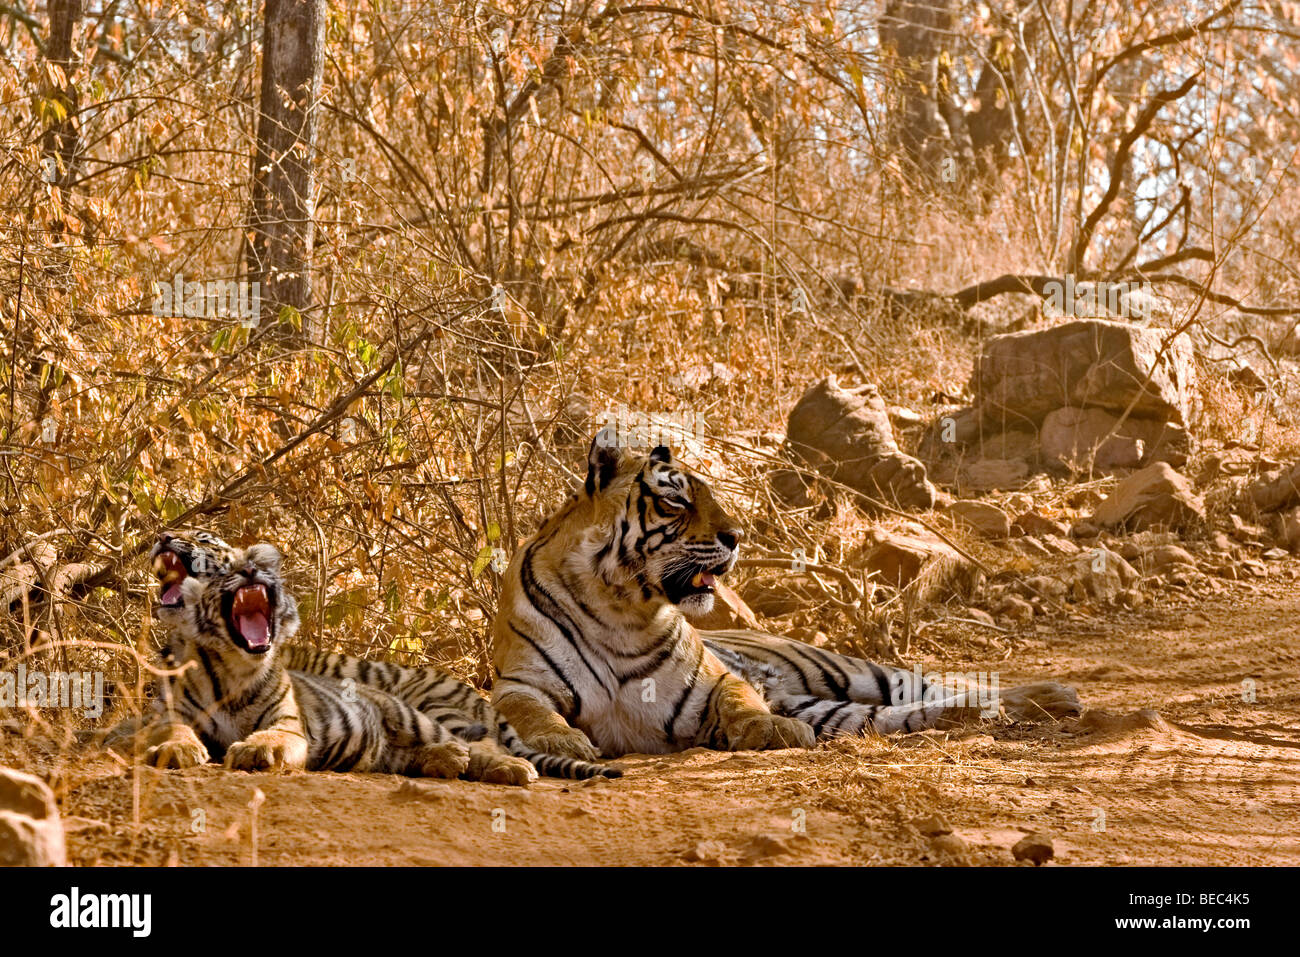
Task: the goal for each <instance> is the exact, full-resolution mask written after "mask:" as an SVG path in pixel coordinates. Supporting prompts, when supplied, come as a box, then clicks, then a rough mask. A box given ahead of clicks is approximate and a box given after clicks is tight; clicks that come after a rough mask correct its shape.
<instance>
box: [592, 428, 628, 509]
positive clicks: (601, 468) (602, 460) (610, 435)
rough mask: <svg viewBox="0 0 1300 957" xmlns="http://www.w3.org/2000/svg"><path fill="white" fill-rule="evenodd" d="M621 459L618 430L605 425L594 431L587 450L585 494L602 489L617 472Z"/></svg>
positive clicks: (621, 452) (593, 493)
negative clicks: (594, 433)
mask: <svg viewBox="0 0 1300 957" xmlns="http://www.w3.org/2000/svg"><path fill="white" fill-rule="evenodd" d="M622 461H623V450H622V449H621V448H619V443H618V432H617V430H616V429H614V428H613V427H611V426H606V427H605V428H603V429H601V430H600V431H599V432H597V433H596V435H595V437H594V438H593V439H592V440H591V448H590V449H589V450H588V451H587V484H586V489H587V494H588V495H595V494H596V493H597V492H601V491H604V490H605V488H606V486H608V485H609V483H610V482H612V481H614V476H616V475H617V474H618V466H619V463H621V462H622Z"/></svg>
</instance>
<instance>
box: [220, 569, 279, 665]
mask: <svg viewBox="0 0 1300 957" xmlns="http://www.w3.org/2000/svg"><path fill="white" fill-rule="evenodd" d="M226 617H227V622H226V624H227V626H228V627H229V628H230V631H231V633H232V634H234V635H235V636H236V637H237V638H238V640H239V643H240V644H242V645H243V646H244V649H245V650H247V651H249V652H251V653H252V654H255V655H260V654H264V653H265V652H266V651H268V650H269V649H270V647H271V600H270V598H269V597H268V595H267V592H266V586H265V585H262V584H260V583H256V582H254V583H253V584H251V585H244V586H243V587H242V588H240V589H239V590H238V591H236V592H235V594H234V598H233V599H232V600H231V602H230V608H229V610H228V611H227V613H226Z"/></svg>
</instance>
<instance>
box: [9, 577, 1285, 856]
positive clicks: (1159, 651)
mask: <svg viewBox="0 0 1300 957" xmlns="http://www.w3.org/2000/svg"><path fill="white" fill-rule="evenodd" d="M1247 587H1248V588H1251V587H1253V588H1254V589H1255V591H1254V593H1253V594H1252V593H1250V592H1236V593H1235V594H1234V595H1233V597H1232V599H1231V600H1226V599H1225V600H1222V601H1214V602H1210V603H1205V604H1199V605H1196V606H1194V607H1188V608H1183V609H1179V610H1170V609H1165V610H1162V611H1154V612H1148V613H1146V614H1145V615H1143V616H1140V617H1139V616H1134V615H1129V616H1126V617H1119V618H1116V617H1108V618H1107V619H1105V620H1098V621H1096V622H1088V621H1075V622H1071V623H1068V624H1061V623H1052V624H1049V625H1043V624H1040V625H1038V626H1037V630H1036V631H1030V632H1028V633H1026V634H1024V635H1022V636H1020V637H1019V638H1016V639H1013V640H1009V641H1007V642H1005V643H1004V645H1003V648H1002V650H1000V651H998V652H997V653H996V654H995V655H993V656H991V657H990V656H989V653H988V652H987V651H986V652H985V655H986V656H985V657H984V658H982V659H981V658H979V657H968V658H967V659H966V660H964V661H945V662H944V665H943V667H944V670H957V669H959V668H960V669H962V670H973V669H976V668H984V669H995V670H997V671H998V672H999V673H1000V676H1001V681H1002V684H1003V686H1004V687H1006V686H1009V685H1011V684H1014V683H1017V682H1019V681H1022V680H1028V679H1036V678H1043V677H1055V678H1057V679H1059V680H1062V681H1065V682H1067V683H1070V684H1073V685H1075V686H1076V687H1077V688H1078V690H1079V694H1080V697H1081V699H1082V700H1083V701H1084V703H1085V705H1086V707H1087V708H1089V709H1091V713H1090V714H1085V715H1084V717H1083V718H1081V719H1078V720H1070V721H1066V722H1064V723H1048V724H1046V725H1042V724H1037V725H1027V724H1020V725H1008V724H997V723H982V724H980V725H978V726H973V727H970V728H965V729H961V730H960V731H955V732H954V731H949V732H942V733H927V734H917V735H911V736H909V737H905V738H899V739H892V740H884V741H882V740H855V741H840V742H836V743H834V744H831V745H823V746H821V747H819V748H818V749H817V750H816V751H812V752H802V751H783V752H768V753H753V752H750V753H742V754H725V753H718V752H709V751H704V750H698V749H697V750H693V751H689V752H686V753H683V754H678V755H672V756H666V757H664V756H643V757H636V756H633V757H628V758H626V759H625V760H623V761H622V762H621V763H622V765H623V767H624V768H626V771H627V774H626V776H625V777H624V778H622V779H621V780H617V781H599V782H595V783H589V784H579V783H571V782H565V781H557V780H554V779H544V780H542V781H541V782H539V783H538V784H536V785H534V786H533V787H531V788H529V789H527V790H523V789H518V788H508V787H502V786H495V785H483V784H474V783H468V782H463V781H453V782H441V781H408V780H405V779H399V778H393V777H388V776H382V775H358V774H324V773H322V774H309V773H293V774H276V775H256V776H254V775H249V774H244V773H233V772H227V771H224V770H222V769H220V768H218V767H205V768H197V769H194V770H192V771H185V772H175V771H173V772H156V771H153V770H151V769H143V768H141V769H137V770H134V771H133V770H132V769H131V768H129V767H123V766H122V765H121V763H120V762H117V761H114V760H113V759H111V758H109V757H107V756H103V755H99V754H88V753H87V752H85V751H82V752H79V753H78V752H73V751H70V750H65V749H57V748H54V747H53V746H51V745H50V744H49V743H48V741H42V740H41V739H39V738H37V739H30V740H22V739H20V738H18V737H17V736H14V735H10V736H8V737H0V764H8V765H12V766H17V767H26V768H33V767H34V768H36V769H37V770H39V771H40V772H42V773H44V774H45V775H46V777H47V778H48V779H50V780H51V781H52V783H53V784H54V785H55V788H56V791H57V792H58V793H59V796H60V800H61V802H62V808H63V813H64V815H65V819H66V823H67V826H68V830H69V854H70V857H71V858H72V860H73V861H75V862H76V863H78V864H84V865H94V864H99V865H120V864H153V865H157V864H169V863H171V864H182V865H204V864H242V863H250V862H252V861H253V860H257V861H258V862H260V863H262V864H295V865H348V864H367V865H395V864H420V865H424V864H462V865H464V864H679V863H693V862H697V863H705V864H716V863H742V864H769V865H771V864H927V863H959V862H963V861H966V862H970V863H976V864H1011V863H1013V860H1012V855H1011V851H1010V848H1011V846H1012V845H1013V844H1015V843H1016V841H1018V840H1019V839H1020V838H1021V837H1022V836H1024V834H1026V833H1028V832H1033V831H1038V832H1045V833H1048V834H1050V835H1051V836H1052V838H1053V840H1054V844H1055V850H1056V858H1055V861H1054V862H1053V863H1055V864H1206V865H1227V864H1231V865H1244V864H1292V865H1294V864H1300V717H1298V716H1300V634H1297V632H1296V629H1295V627H1294V622H1295V621H1296V620H1297V617H1300V597H1297V596H1296V595H1295V594H1294V589H1293V587H1292V586H1289V585H1285V584H1282V583H1273V584H1270V585H1256V586H1247ZM967 644H968V646H969V647H970V648H971V649H975V648H978V647H979V645H977V644H976V643H975V642H974V641H971V642H968V643H967ZM986 647H987V646H986ZM1004 656H1005V657H1004ZM1245 679H1252V680H1253V682H1254V685H1255V693H1256V700H1255V701H1254V702H1247V701H1243V696H1242V688H1243V680H1245ZM258 793H260V794H261V795H264V800H263V801H262V803H260V805H257V804H256V802H255V801H253V799H254V797H255V795H257V794H258ZM933 815H940V816H941V817H942V818H943V819H945V820H946V822H947V824H948V825H949V826H950V827H951V829H952V831H953V832H954V833H955V834H956V835H957V836H958V837H959V838H961V839H962V843H964V847H961V846H957V847H956V849H955V850H954V849H952V845H954V844H955V843H956V842H953V841H952V840H951V839H948V840H946V841H940V842H939V844H937V845H936V844H935V843H932V839H931V838H930V837H927V836H926V834H925V833H924V832H925V831H926V830H933V828H928V827H927V826H926V825H925V823H924V822H925V821H926V820H927V819H929V818H931V817H932V816H933Z"/></svg>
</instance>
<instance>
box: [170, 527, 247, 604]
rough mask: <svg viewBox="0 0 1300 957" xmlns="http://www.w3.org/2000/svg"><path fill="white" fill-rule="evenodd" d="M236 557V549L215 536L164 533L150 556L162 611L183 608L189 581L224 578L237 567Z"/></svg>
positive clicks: (210, 534)
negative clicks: (183, 591)
mask: <svg viewBox="0 0 1300 957" xmlns="http://www.w3.org/2000/svg"><path fill="white" fill-rule="evenodd" d="M236 555H237V551H236V549H234V548H232V547H231V546H230V545H227V544H226V543H225V542H224V541H222V540H221V539H220V538H218V537H217V536H216V535H213V534H212V533H211V532H203V531H182V532H163V533H162V534H161V535H159V536H158V541H157V542H155V543H154V546H153V550H152V551H150V552H149V562H150V567H151V568H152V569H153V573H154V577H155V578H157V579H158V583H159V589H160V590H159V594H158V605H159V607H160V609H162V610H164V611H166V610H167V609H178V608H180V607H182V605H183V604H184V601H183V599H182V597H181V596H182V589H181V586H182V585H183V584H184V583H185V579H187V578H209V577H211V576H213V575H224V574H226V573H227V572H229V571H230V569H231V568H232V567H233V565H234V562H235V557H236Z"/></svg>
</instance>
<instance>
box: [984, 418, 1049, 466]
mask: <svg viewBox="0 0 1300 957" xmlns="http://www.w3.org/2000/svg"><path fill="white" fill-rule="evenodd" d="M974 458H977V459H1009V460H1011V461H1020V462H1027V461H1029V460H1031V459H1036V458H1038V434H1037V432H1036V431H1035V429H1034V428H1033V427H1032V426H1025V427H1023V428H1018V429H1017V428H1010V429H1008V428H1003V430H1002V431H1001V432H993V433H987V434H985V435H982V436H980V437H979V443H978V444H977V445H976V447H975V449H974Z"/></svg>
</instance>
